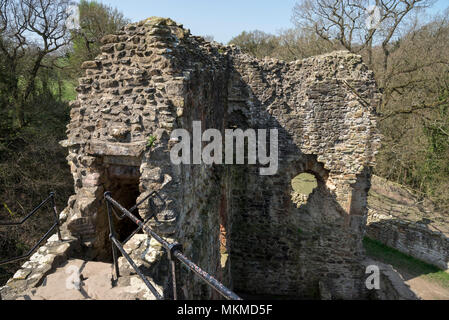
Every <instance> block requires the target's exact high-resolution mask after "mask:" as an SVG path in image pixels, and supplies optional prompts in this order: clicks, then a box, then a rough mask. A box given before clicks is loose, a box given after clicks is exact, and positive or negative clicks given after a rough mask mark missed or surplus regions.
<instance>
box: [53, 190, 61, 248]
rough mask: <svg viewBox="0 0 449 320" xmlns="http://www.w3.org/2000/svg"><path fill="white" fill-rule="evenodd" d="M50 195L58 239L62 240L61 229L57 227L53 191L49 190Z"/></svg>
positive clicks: (57, 220) (57, 217) (56, 211)
mask: <svg viewBox="0 0 449 320" xmlns="http://www.w3.org/2000/svg"><path fill="white" fill-rule="evenodd" d="M50 197H51V205H52V207H53V215H54V217H55V223H56V231H57V232H58V239H59V241H62V237H61V230H60V229H59V216H58V210H57V209H56V200H55V193H54V192H50Z"/></svg>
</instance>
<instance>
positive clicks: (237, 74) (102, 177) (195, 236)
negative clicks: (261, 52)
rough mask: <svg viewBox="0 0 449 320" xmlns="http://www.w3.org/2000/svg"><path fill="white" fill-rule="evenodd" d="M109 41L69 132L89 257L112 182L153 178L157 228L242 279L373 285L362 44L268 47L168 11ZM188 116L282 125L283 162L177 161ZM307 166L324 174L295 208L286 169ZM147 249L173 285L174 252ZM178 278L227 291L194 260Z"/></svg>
mask: <svg viewBox="0 0 449 320" xmlns="http://www.w3.org/2000/svg"><path fill="white" fill-rule="evenodd" d="M103 43H104V45H103V47H102V52H103V53H102V54H101V55H100V56H99V57H97V59H96V60H95V61H88V62H85V63H84V64H83V68H84V69H86V76H85V77H83V78H81V79H80V85H79V87H78V98H77V100H76V101H74V102H73V103H72V111H71V122H70V124H69V126H68V131H67V133H68V138H67V140H65V141H63V142H62V145H64V146H65V147H67V148H68V151H69V155H68V157H67V159H68V161H69V164H70V165H71V169H72V174H73V177H74V182H75V193H76V194H75V195H74V196H73V197H71V198H70V200H69V203H68V208H67V212H68V221H67V223H66V224H65V225H64V228H65V229H66V230H67V231H68V232H70V233H71V235H73V236H75V237H77V238H79V239H80V240H81V243H82V244H83V246H84V248H85V250H86V253H88V254H89V256H90V258H91V259H98V260H108V259H110V243H109V240H108V233H109V231H108V225H107V217H106V211H105V203H104V200H103V193H104V192H105V191H111V192H112V196H113V197H114V198H117V200H118V201H119V202H127V203H128V202H129V205H132V203H135V202H134V200H137V201H138V200H139V199H143V198H144V197H145V196H146V195H148V194H149V193H150V192H152V191H158V194H159V196H160V197H161V198H162V199H163V201H161V200H160V199H158V198H152V199H151V201H150V202H148V203H145V204H142V205H141V206H140V207H139V212H138V214H139V216H140V217H141V218H146V217H148V216H149V215H150V214H152V213H156V214H157V215H156V219H152V220H150V222H149V224H150V225H151V227H152V228H153V229H154V230H155V231H156V232H158V233H160V234H161V235H162V236H164V237H165V238H167V239H168V240H169V241H174V240H175V239H176V241H178V242H180V243H182V244H183V246H184V251H185V254H186V255H187V256H189V257H190V258H191V259H192V260H193V261H194V262H195V263H197V264H198V265H200V266H201V267H202V268H204V269H205V270H206V271H208V272H209V273H211V274H212V275H214V276H215V277H217V278H218V279H219V280H220V281H222V282H223V283H224V284H225V285H227V286H230V287H231V288H233V289H234V290H235V291H237V292H239V293H242V294H247V295H262V296H263V295H271V296H273V295H276V296H282V297H294V298H300V297H301V298H320V296H322V295H323V294H324V293H323V290H324V291H326V294H327V293H330V295H331V297H332V298H336V299H337V298H362V297H364V292H363V288H362V287H363V283H364V282H363V279H362V278H363V271H364V270H363V266H362V264H361V261H362V258H363V248H362V242H361V240H362V237H363V234H364V226H365V221H366V196H367V192H368V189H369V186H370V172H371V167H372V166H373V165H374V156H375V154H376V150H377V148H378V146H379V136H378V134H377V131H376V129H375V127H376V123H375V120H374V119H375V116H374V110H375V107H376V105H377V103H378V99H379V94H378V92H377V89H376V85H375V81H374V77H373V74H372V72H371V71H369V70H368V69H367V68H366V66H365V65H363V63H362V61H361V58H360V57H359V56H356V55H353V54H350V53H348V52H335V53H332V54H328V55H325V56H320V57H314V58H310V59H306V60H303V61H296V62H292V63H285V62H282V61H277V60H273V59H265V60H262V61H260V60H256V59H254V58H252V57H250V56H248V55H245V54H243V53H241V52H240V50H239V49H238V48H236V47H233V46H231V47H227V46H222V45H219V44H217V43H208V42H206V41H205V40H204V39H203V38H201V37H195V36H192V35H190V33H189V31H188V30H185V29H183V28H182V26H181V25H179V24H177V23H175V22H173V21H172V20H170V19H163V18H150V19H147V20H144V21H141V22H139V23H135V24H130V25H128V26H126V27H125V28H124V29H123V30H122V31H120V32H119V33H118V34H116V35H110V36H106V37H105V38H104V39H103ZM193 121H201V125H202V129H203V131H204V130H206V129H209V128H214V129H218V130H219V131H220V132H222V134H223V136H224V130H225V129H228V128H231V129H234V128H240V129H243V130H245V129H247V128H253V129H273V128H276V129H278V132H279V170H278V172H277V174H275V175H273V176H260V175H259V167H260V166H259V165H205V164H191V165H174V164H172V163H171V161H170V150H171V148H172V147H173V145H174V143H176V141H174V140H172V139H170V135H171V132H172V131H173V130H174V129H176V128H184V129H187V130H188V131H190V132H192V122H193ZM150 141H151V143H150ZM268 149H269V148H268ZM301 172H309V173H312V174H314V175H315V176H316V177H317V180H318V188H317V189H316V190H315V191H314V192H313V193H312V194H311V195H310V196H309V199H308V201H307V203H306V204H304V205H302V206H300V207H299V208H297V206H296V205H295V203H294V202H293V201H292V200H291V196H290V194H291V191H292V187H291V183H290V181H291V180H292V179H293V177H295V176H296V175H297V174H299V173H301ZM127 190H128V191H129V192H128V193H127V192H126V191H127ZM130 190H136V191H133V192H135V193H136V195H135V196H133V197H135V198H136V199H134V198H133V197H131V196H130V195H129V194H130V193H131V191H130ZM114 223H115V224H116V225H117V228H118V229H119V230H125V229H126V228H127V226H125V225H123V224H122V222H119V221H114ZM139 237H140V238H139V239H140V240H139V241H140V242H139V243H142V239H141V235H139ZM136 243H137V242H136ZM131 250H132V249H131ZM136 250H137V249H136ZM146 250H150V251H151V254H149V253H148V252H146V254H144V255H136V256H141V257H142V258H141V259H142V261H141V265H144V266H145V270H146V272H147V274H148V275H149V276H151V277H152V278H153V280H154V281H155V283H157V284H158V285H160V286H162V287H164V288H165V289H164V294H169V287H170V286H169V284H168V282H167V280H168V278H167V277H166V275H165V276H164V274H166V273H167V272H165V271H167V268H166V257H165V253H164V252H163V250H162V248H160V247H159V246H157V245H150V248H148V247H147V249H146ZM143 256H144V257H143ZM161 270H164V272H161ZM179 279H180V281H181V283H180V287H181V291H182V297H184V298H189V299H210V298H219V296H218V295H217V294H216V293H214V292H212V291H211V290H210V289H209V288H208V287H207V286H205V285H204V284H202V283H201V282H200V281H199V279H198V278H196V277H194V276H193V275H192V273H191V272H187V271H186V270H185V269H182V270H181V275H180V277H179ZM320 288H321V289H320Z"/></svg>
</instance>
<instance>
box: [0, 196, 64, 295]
mask: <svg viewBox="0 0 449 320" xmlns="http://www.w3.org/2000/svg"><path fill="white" fill-rule="evenodd" d="M48 202H51V205H52V207H53V218H54V223H53V225H52V226H51V227H50V229H48V231H47V232H46V233H45V234H44V235H43V236H42V238H40V239H39V241H38V242H37V243H36V244H35V245H34V246H33V247H32V248H31V249H30V250H29V251H28V252H27V253H26V254H24V255H21V256H18V257H15V258H10V259H6V260H3V261H0V266H2V265H5V264H8V263H13V262H17V261H20V260H23V259H26V258H28V257H30V256H31V255H32V254H33V253H34V251H36V249H37V248H38V247H39V246H40V245H41V243H42V242H43V241H44V240H45V239H46V238H47V237H48V236H49V235H50V234H51V233H52V232H53V230H55V229H56V230H57V233H58V239H59V241H61V239H62V238H61V231H60V230H59V217H58V211H57V209H56V202H55V193H54V192H50V195H49V196H48V198H47V199H45V200H44V201H42V202H41V203H40V204H39V205H38V206H37V207H36V208H34V209H33V210H32V211H31V212H30V213H29V214H27V215H26V216H25V217H24V218H23V219H22V220H20V221H17V222H13V221H6V222H5V221H0V226H20V225H22V224H24V223H25V222H26V221H27V220H28V219H29V218H31V217H32V216H33V215H34V214H35V213H36V212H38V211H39V209H40V208H42V207H43V206H44V205H45V204H47V203H48ZM0 300H2V296H1V295H0Z"/></svg>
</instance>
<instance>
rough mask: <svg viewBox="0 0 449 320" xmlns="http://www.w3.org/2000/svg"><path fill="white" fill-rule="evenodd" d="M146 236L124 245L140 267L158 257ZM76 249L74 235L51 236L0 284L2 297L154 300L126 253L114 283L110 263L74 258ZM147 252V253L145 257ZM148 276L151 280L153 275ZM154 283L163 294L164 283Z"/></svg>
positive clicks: (18, 298) (135, 237)
mask: <svg viewBox="0 0 449 320" xmlns="http://www.w3.org/2000/svg"><path fill="white" fill-rule="evenodd" d="M145 238H146V236H145V235H143V234H136V235H134V237H133V238H132V239H131V240H130V241H129V242H128V243H127V244H126V245H125V250H126V251H127V252H128V253H129V254H130V256H131V257H132V259H133V260H134V261H135V263H136V264H137V265H138V266H139V268H145V266H146V265H148V262H147V261H146V260H149V261H152V259H153V260H154V259H156V257H155V256H154V252H153V250H151V246H150V242H151V241H144V240H145ZM65 239H67V237H66V238H65ZM146 242H148V244H147V243H146ZM151 244H153V243H152V242H151ZM77 250H79V243H78V241H76V240H75V239H68V240H64V241H58V239H57V236H56V235H54V236H52V237H50V238H49V239H48V241H47V243H46V244H45V245H44V246H42V247H40V248H39V250H38V251H37V252H35V253H34V254H33V255H32V256H31V258H30V259H29V260H28V261H26V262H25V263H24V264H23V265H22V267H21V268H20V269H19V270H18V271H17V272H16V273H15V274H14V276H13V277H12V278H11V279H10V280H9V281H8V283H7V284H6V285H5V286H4V287H1V288H0V293H1V297H2V299H3V300H155V297H154V296H153V294H152V293H151V292H150V290H149V289H148V288H147V287H146V285H145V284H144V282H143V281H142V280H141V279H140V277H139V276H138V275H137V274H136V272H135V271H134V270H133V269H132V268H131V266H130V265H129V263H128V262H127V261H126V260H125V259H124V258H123V257H120V258H119V260H118V263H119V269H120V277H119V279H118V281H117V283H116V284H115V285H113V265H112V264H111V263H105V262H98V261H87V260H83V259H82V258H81V259H79V258H78V259H77V258H74V254H73V252H74V251H77ZM145 254H147V257H145V259H142V256H145ZM75 256H78V257H79V256H80V255H79V254H76V255H75ZM148 280H149V281H150V282H152V280H151V279H150V278H149V279H148ZM152 284H153V286H154V287H155V288H156V289H157V290H158V291H159V292H160V293H161V294H162V292H163V289H162V287H161V286H159V285H158V284H156V283H154V282H152Z"/></svg>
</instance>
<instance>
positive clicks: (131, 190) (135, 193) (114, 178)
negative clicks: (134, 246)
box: [105, 165, 142, 241]
mask: <svg viewBox="0 0 449 320" xmlns="http://www.w3.org/2000/svg"><path fill="white" fill-rule="evenodd" d="M139 178H140V173H139V168H138V167H130V166H118V165H112V166H109V167H108V170H107V178H106V183H105V187H106V190H107V191H109V192H111V193H112V198H114V199H115V200H116V201H117V202H118V203H120V204H121V205H122V206H123V207H124V208H126V209H130V208H131V207H133V206H134V205H135V204H136V202H137V198H138V197H139V195H140V191H139ZM116 212H117V213H118V214H120V215H121V214H122V213H121V212H120V211H118V210H116ZM132 213H133V214H134V215H135V216H136V217H138V218H139V219H142V217H141V216H140V215H139V213H138V210H135V211H134V212H132ZM113 222H114V227H115V231H116V233H117V237H118V239H119V241H124V240H125V239H126V238H127V237H128V236H129V235H131V233H132V232H133V231H134V230H135V229H136V228H137V225H136V224H135V223H134V222H133V221H131V219H129V218H127V217H126V216H125V217H124V218H123V219H122V220H119V219H117V217H116V216H115V215H114V214H113ZM139 233H142V231H139Z"/></svg>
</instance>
